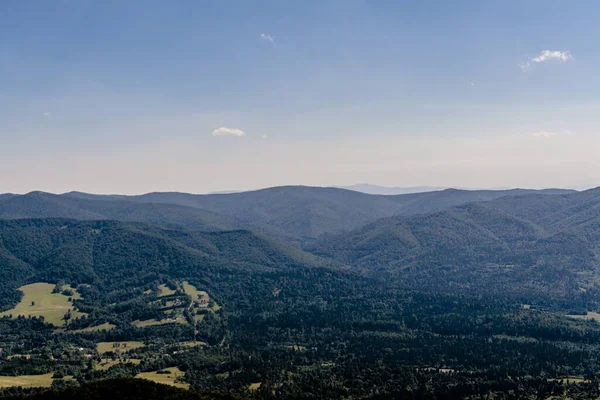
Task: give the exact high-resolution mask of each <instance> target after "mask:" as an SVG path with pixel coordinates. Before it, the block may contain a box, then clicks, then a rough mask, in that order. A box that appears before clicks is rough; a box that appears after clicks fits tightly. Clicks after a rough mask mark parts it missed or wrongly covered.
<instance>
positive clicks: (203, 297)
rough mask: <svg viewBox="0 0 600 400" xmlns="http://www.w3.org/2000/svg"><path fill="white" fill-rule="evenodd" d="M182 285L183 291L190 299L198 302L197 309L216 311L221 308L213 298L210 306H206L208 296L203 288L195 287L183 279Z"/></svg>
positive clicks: (208, 299)
mask: <svg viewBox="0 0 600 400" xmlns="http://www.w3.org/2000/svg"><path fill="white" fill-rule="evenodd" d="M182 286H183V290H184V291H185V293H186V294H187V295H188V296H190V297H191V298H192V301H193V302H198V303H199V304H200V307H197V309H198V310H200V309H208V310H212V311H213V312H217V311H219V310H220V309H221V306H220V305H218V304H217V303H216V302H215V301H214V300H213V306H212V307H211V308H208V302H209V301H210V296H209V295H208V293H207V292H205V291H204V290H198V289H196V287H195V286H194V285H192V284H190V283H189V282H187V281H184V282H183V283H182Z"/></svg>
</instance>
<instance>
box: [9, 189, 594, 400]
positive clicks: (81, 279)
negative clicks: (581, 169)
mask: <svg viewBox="0 0 600 400" xmlns="http://www.w3.org/2000/svg"><path fill="white" fill-rule="evenodd" d="M245 195H246V196H247V197H244V194H243V193H242V194H235V195H218V197H216V198H214V199H213V198H209V200H206V199H205V198H204V197H202V196H194V195H184V194H173V195H169V196H167V195H166V194H154V195H146V196H141V198H123V197H122V196H110V197H102V196H100V197H98V196H92V195H85V194H81V193H70V194H67V195H62V196H53V195H47V194H40V193H34V194H31V195H27V196H2V197H0V215H3V216H4V219H3V220H0V349H1V350H0V387H3V389H2V392H1V393H2V396H8V397H11V398H22V397H23V396H26V397H27V396H33V398H39V399H45V398H59V397H56V396H60V394H59V393H60V390H63V391H65V392H62V393H63V395H64V398H74V397H73V396H75V395H76V393H77V391H78V390H81V391H83V392H81V393H84V392H86V391H87V392H86V393H88V392H89V391H90V390H91V391H94V390H95V391H98V392H101V391H103V390H107V389H106V388H105V387H102V383H100V382H102V381H104V380H107V379H120V380H118V381H114V382H116V383H115V385H123V386H131V385H133V386H132V387H137V386H136V385H145V384H142V383H139V382H145V381H144V380H131V378H135V377H138V378H144V379H151V380H154V381H155V382H160V383H167V384H171V385H174V386H177V387H178V388H181V389H178V388H173V389H172V392H169V394H168V396H172V398H212V397H205V396H218V394H219V393H220V394H222V395H232V396H239V397H243V398H270V397H276V398H290V399H291V398H307V399H308V398H345V399H369V398H373V399H378V398H437V399H442V398H444V399H445V398H481V397H488V398H498V397H500V398H545V399H547V398H552V397H556V398H561V396H562V397H565V396H566V397H568V398H597V397H598V396H600V392H599V386H598V384H599V383H600V375H599V374H598V372H599V371H600V361H598V360H599V359H600V357H599V356H600V345H599V343H600V324H599V322H598V321H599V320H600V314H598V313H597V312H598V311H600V307H599V305H598V301H599V294H600V293H599V291H598V290H599V286H598V282H599V278H600V271H599V270H598V257H599V255H600V254H599V253H598V251H599V250H600V247H598V243H599V239H600V236H599V235H600V191H599V190H590V191H586V192H569V191H560V190H555V191H545V192H532V191H518V192H513V191H497V192H494V191H487V192H482V193H480V192H468V191H442V192H432V193H423V194H421V193H420V194H415V195H401V196H370V195H364V194H355V193H354V192H350V191H344V190H340V189H331V190H329V189H321V188H275V189H267V191H266V192H260V193H258V194H257V193H255V192H250V193H249V194H245ZM228 196H231V197H228ZM404 196H408V197H404ZM277 199H280V201H279V202H277ZM291 199H294V200H291ZM161 201H162V202H163V203H161ZM211 202H212V203H211ZM334 205H335V206H334ZM203 207H204V208H203ZM229 208H231V210H230V211H227V210H228V209H229ZM124 210H127V212H125V211H124ZM117 211H118V212H117ZM244 212H246V216H247V217H246V218H244ZM119 216H120V217H119ZM323 216H327V218H326V219H324V217H323ZM344 216H346V218H345V217H344ZM55 217H60V218H55ZM322 217H323V218H322ZM286 219H287V221H288V222H289V224H286V223H285V221H286ZM189 221H195V222H189ZM199 221H202V223H200V222H199ZM334 221H337V222H336V223H334ZM342 221H345V222H344V223H341V222H342ZM324 226H326V227H327V226H328V227H329V228H328V229H324V228H323V227H324ZM42 380H44V381H43V382H44V383H43V384H40V385H39V386H43V387H45V388H40V387H36V384H35V382H42ZM3 382H5V383H3ZM24 382H25V383H24ZM29 382H34V383H29ZM13 383H20V384H18V385H13ZM147 384H149V383H147ZM94 385H96V386H94ZM159 387H162V386H159ZM146 389H147V388H145V387H140V388H139V390H140V391H141V392H143V391H144V390H146ZM136 390H137V389H136ZM148 390H154V389H148ZM157 390H158V389H157ZM160 390H167V389H160ZM169 390H171V389H169ZM165 393H166V392H165ZM209 393H211V394H209ZM15 396H16V397H15ZM53 396H54V397H53ZM69 396H71V397H69ZM165 396H167V394H165ZM190 396H191V397H190ZM194 396H195V397H194ZM203 396H204V397H203ZM91 398H93V397H91ZM165 398H168V397H165ZM215 398H218V397H215Z"/></svg>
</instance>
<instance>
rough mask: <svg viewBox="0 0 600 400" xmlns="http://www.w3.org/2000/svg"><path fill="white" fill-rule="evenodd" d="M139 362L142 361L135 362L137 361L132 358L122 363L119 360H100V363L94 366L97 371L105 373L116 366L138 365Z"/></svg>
mask: <svg viewBox="0 0 600 400" xmlns="http://www.w3.org/2000/svg"><path fill="white" fill-rule="evenodd" d="M140 362H142V360H137V359H133V358H130V359H129V360H126V361H123V360H121V359H119V360H110V359H109V360H102V362H101V363H99V364H98V365H97V366H96V369H99V370H101V371H106V370H107V369H109V368H110V367H113V366H115V365H118V364H127V363H132V364H139V363H140Z"/></svg>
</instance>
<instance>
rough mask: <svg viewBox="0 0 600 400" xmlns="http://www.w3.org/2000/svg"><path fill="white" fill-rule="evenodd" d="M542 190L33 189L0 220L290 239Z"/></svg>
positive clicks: (1, 211) (0, 203)
mask: <svg viewBox="0 0 600 400" xmlns="http://www.w3.org/2000/svg"><path fill="white" fill-rule="evenodd" d="M534 193H535V194H540V195H554V194H564V193H571V191H565V190H560V189H549V190H543V191H536V190H527V189H513V190H503V191H493V190H481V191H467V190H457V189H447V190H443V191H434V192H424V193H413V194H406V195H394V196H383V195H369V194H364V193H359V192H356V191H351V190H344V189H337V188H320V187H307V186H281V187H274V188H268V189H262V190H256V191H250V192H242V193H231V194H212V195H195V194H188V193H148V194H144V195H137V196H124V195H93V194H87V193H81V192H69V193H65V194H62V195H54V194H49V193H43V192H32V193H28V194H26V195H12V196H6V197H3V198H0V218H4V219H18V218H47V217H52V218H72V219H80V220H95V219H109V220H119V221H130V222H143V223H149V224H153V225H160V226H171V227H184V228H187V229H195V230H205V231H212V230H231V229H250V230H253V231H257V232H260V233H264V234H268V235H270V236H274V237H278V238H279V239H282V240H284V241H288V242H303V241H307V240H314V239H316V238H318V237H321V236H323V235H331V234H338V233H341V232H348V231H351V230H353V229H357V228H360V227H362V226H364V225H366V224H369V223H372V222H374V221H376V220H378V219H380V218H385V217H391V216H395V215H414V214H422V213H430V212H436V211H440V210H443V209H445V208H448V207H452V206H455V205H459V204H465V203H469V202H478V201H488V200H493V199H497V198H500V197H505V196H515V195H524V194H534Z"/></svg>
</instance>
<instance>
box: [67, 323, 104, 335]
mask: <svg viewBox="0 0 600 400" xmlns="http://www.w3.org/2000/svg"><path fill="white" fill-rule="evenodd" d="M114 328H115V325H113V324H109V323H108V322H105V323H104V324H101V325H96V326H90V327H88V328H83V329H76V330H73V331H68V332H69V333H85V332H97V331H110V330H111V329H114Z"/></svg>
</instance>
